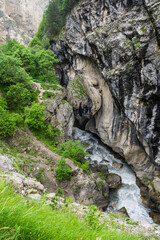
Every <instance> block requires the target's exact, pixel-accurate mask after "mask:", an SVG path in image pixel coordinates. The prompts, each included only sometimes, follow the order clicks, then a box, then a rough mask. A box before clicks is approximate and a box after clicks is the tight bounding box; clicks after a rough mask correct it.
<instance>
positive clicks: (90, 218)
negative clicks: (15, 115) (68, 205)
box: [85, 205, 101, 228]
mask: <svg viewBox="0 0 160 240" xmlns="http://www.w3.org/2000/svg"><path fill="white" fill-rule="evenodd" d="M88 210H89V211H88V212H86V215H85V220H86V221H87V223H88V224H89V225H90V226H91V227H93V228H97V227H99V226H100V217H101V214H100V211H99V210H98V208H97V206H95V205H90V206H89V207H88Z"/></svg>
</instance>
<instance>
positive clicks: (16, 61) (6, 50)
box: [0, 38, 59, 84]
mask: <svg viewBox="0 0 160 240" xmlns="http://www.w3.org/2000/svg"><path fill="white" fill-rule="evenodd" d="M34 42H36V43H34V44H32V47H29V48H26V47H25V46H23V45H22V44H19V43H18V42H17V41H16V40H14V39H13V40H9V41H8V43H7V44H2V45H1V46H0V51H1V54H0V66H3V67H4V69H3V68H0V73H1V74H2V76H4V78H3V79H2V81H3V82H2V83H5V82H6V83H8V82H9V84H14V83H15V81H16V82H26V81H28V80H29V76H31V77H32V78H33V79H35V80H38V81H40V82H41V81H42V82H45V81H48V82H50V83H57V76H56V75H55V73H54V67H55V66H56V64H57V63H58V62H59V60H58V59H57V58H56V56H55V54H54V53H53V52H52V51H51V50H45V49H43V48H42V47H41V46H39V42H40V41H39V40H38V38H35V39H34ZM44 44H47V43H44ZM3 61H4V62H3ZM1 64H3V65H1ZM20 67H21V68H20ZM1 71H2V72H1ZM17 71H18V73H17ZM5 72H7V75H4V73H5ZM27 73H28V74H27ZM15 74H16V76H14V75H15ZM19 75H20V76H19ZM6 76H7V78H6ZM17 77H18V79H17ZM8 78H9V79H8ZM21 78H22V80H21V81H20V80H19V79H21ZM25 79H26V80H25ZM6 83H5V84H6Z"/></svg>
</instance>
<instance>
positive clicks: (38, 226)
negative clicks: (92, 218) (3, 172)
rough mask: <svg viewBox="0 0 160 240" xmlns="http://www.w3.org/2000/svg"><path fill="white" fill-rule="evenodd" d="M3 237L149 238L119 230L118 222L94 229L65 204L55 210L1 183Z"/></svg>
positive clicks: (0, 233) (41, 239)
mask: <svg viewBox="0 0 160 240" xmlns="http://www.w3.org/2000/svg"><path fill="white" fill-rule="evenodd" d="M0 213H1V214H0V226H1V227H0V239H13V240H16V239H25V240H31V239H38V240H52V239H54V240H60V239H65V240H71V239H75V240H76V239H77V240H78V239H85V240H95V239H96V238H97V239H98V238H99V239H101V240H107V239H110V240H136V239H138V240H147V239H148V240H149V239H150V238H148V237H145V236H142V235H141V236H140V235H139V236H137V235H136V234H135V233H134V234H129V233H127V232H126V231H118V230H117V229H116V225H115V226H113V227H112V228H111V227H107V225H102V226H101V227H100V228H98V229H97V228H93V227H91V226H90V224H89V223H88V221H87V220H84V219H82V218H80V217H78V216H77V215H75V214H73V213H72V212H70V211H69V208H67V207H65V208H62V209H59V210H56V209H55V210H54V209H53V208H51V207H50V206H46V205H44V204H43V203H36V202H34V201H28V200H24V199H23V198H22V197H21V196H19V195H18V194H16V193H14V191H13V189H12V188H11V187H10V186H8V185H6V183H5V182H4V181H1V182H0Z"/></svg>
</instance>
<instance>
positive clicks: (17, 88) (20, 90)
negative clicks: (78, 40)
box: [6, 83, 32, 109]
mask: <svg viewBox="0 0 160 240" xmlns="http://www.w3.org/2000/svg"><path fill="white" fill-rule="evenodd" d="M6 98H7V102H8V106H9V107H10V108H11V109H23V107H24V106H26V105H28V104H29V103H30V102H31V99H32V97H31V92H30V91H29V90H28V89H27V88H25V85H24V84H23V83H17V84H15V85H11V86H10V87H9V88H8V92H7V93H6Z"/></svg>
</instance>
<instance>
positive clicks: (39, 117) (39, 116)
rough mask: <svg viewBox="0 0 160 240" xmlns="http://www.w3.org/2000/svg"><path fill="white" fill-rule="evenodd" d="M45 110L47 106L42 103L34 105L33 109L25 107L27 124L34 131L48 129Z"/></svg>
mask: <svg viewBox="0 0 160 240" xmlns="http://www.w3.org/2000/svg"><path fill="white" fill-rule="evenodd" d="M44 109H45V106H44V105H42V104H40V103H33V104H32V106H31V107H25V112H24V113H25V124H27V125H28V126H29V127H30V128H33V129H39V130H43V129H46V125H45V124H44V121H45V114H44V111H43V110H44Z"/></svg>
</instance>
